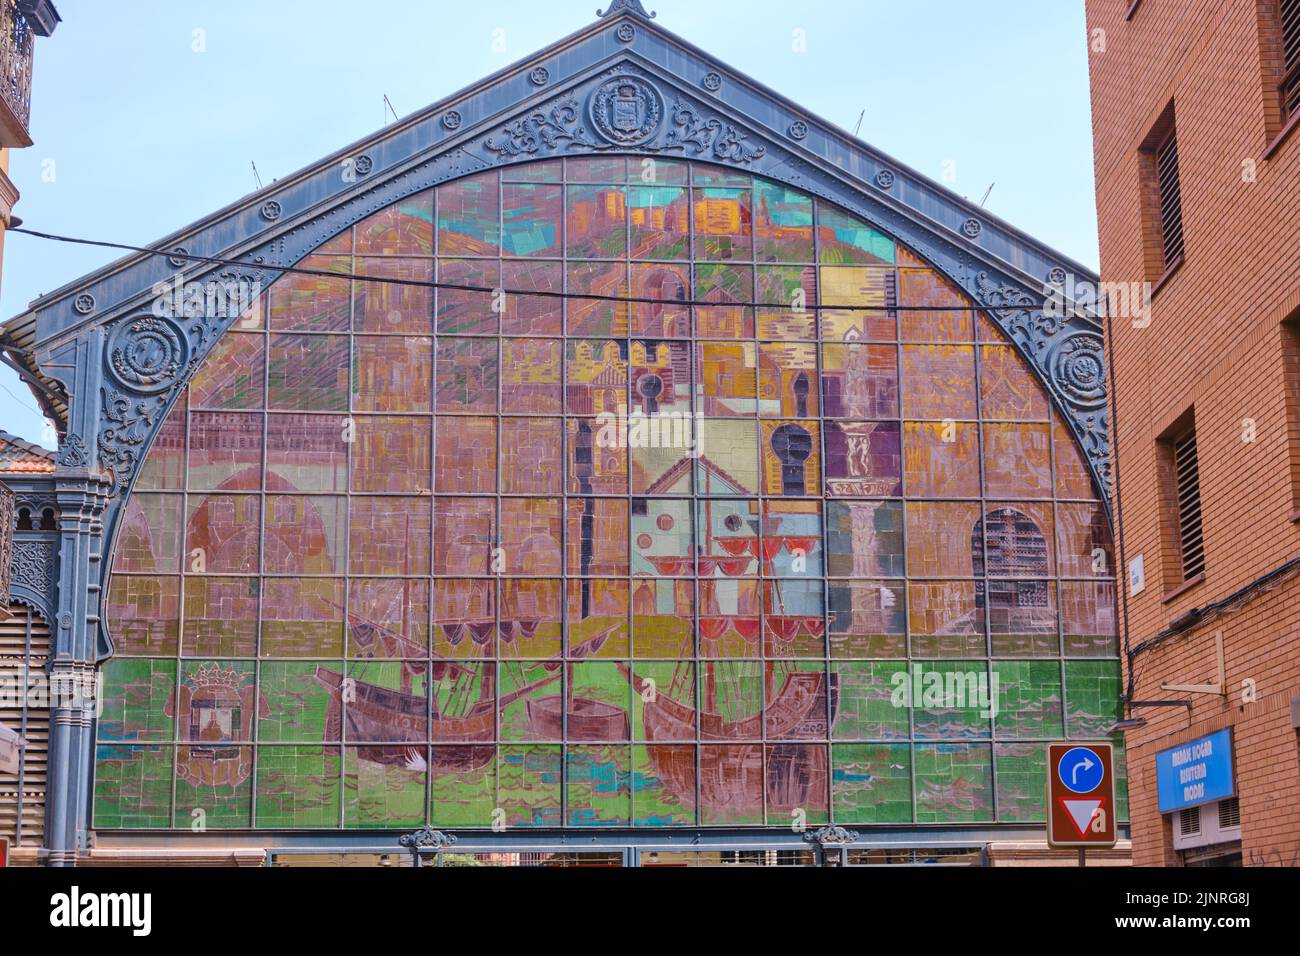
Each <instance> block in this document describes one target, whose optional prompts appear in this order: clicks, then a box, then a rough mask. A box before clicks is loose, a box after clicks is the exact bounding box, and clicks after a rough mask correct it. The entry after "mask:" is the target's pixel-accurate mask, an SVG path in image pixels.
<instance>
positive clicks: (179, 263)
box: [167, 246, 190, 269]
mask: <svg viewBox="0 0 1300 956" xmlns="http://www.w3.org/2000/svg"><path fill="white" fill-rule="evenodd" d="M189 255H190V251H189V250H188V249H186V248H185V247H184V246H177V247H176V248H175V249H173V250H172V254H171V255H170V256H168V257H167V261H168V262H170V263H171V264H172V265H174V266H175V267H176V268H177V269H180V268H182V267H184V266H186V265H188V264H189V261H190V260H189Z"/></svg>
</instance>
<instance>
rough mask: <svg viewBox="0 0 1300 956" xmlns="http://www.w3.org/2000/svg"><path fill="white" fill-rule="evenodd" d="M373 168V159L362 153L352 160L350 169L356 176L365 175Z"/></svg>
mask: <svg viewBox="0 0 1300 956" xmlns="http://www.w3.org/2000/svg"><path fill="white" fill-rule="evenodd" d="M374 168H375V161H374V160H373V159H371V158H370V157H369V156H367V155H366V154H365V153H362V154H361V155H360V156H358V157H357V158H356V159H355V160H353V161H352V169H353V171H354V172H355V173H356V174H357V175H358V176H365V175H366V174H367V173H369V172H370V170H372V169H374Z"/></svg>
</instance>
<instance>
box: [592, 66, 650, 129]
mask: <svg viewBox="0 0 1300 956" xmlns="http://www.w3.org/2000/svg"><path fill="white" fill-rule="evenodd" d="M589 112H590V113H591V122H592V125H593V126H594V127H595V128H596V131H597V132H599V133H600V135H601V136H603V137H604V138H605V139H607V140H609V141H610V142H611V143H614V144H616V145H618V146H639V145H641V144H643V143H645V142H647V141H648V140H650V139H651V138H652V137H653V136H654V135H655V134H656V133H657V132H659V126H660V124H661V123H662V122H663V115H664V105H663V97H661V96H660V95H659V91H658V90H656V89H655V88H654V87H653V86H651V85H650V84H649V83H647V82H646V81H645V80H643V79H641V78H639V77H635V76H620V77H615V78H614V79H612V80H610V81H609V82H607V83H604V84H602V85H601V86H599V87H597V88H596V91H595V92H594V93H592V94H591V101H590V103H589Z"/></svg>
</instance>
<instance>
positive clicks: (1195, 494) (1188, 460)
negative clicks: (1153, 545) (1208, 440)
mask: <svg viewBox="0 0 1300 956" xmlns="http://www.w3.org/2000/svg"><path fill="white" fill-rule="evenodd" d="M1173 452H1174V474H1175V476H1176V479H1177V506H1178V552H1179V555H1180V556H1181V557H1182V562H1183V580H1184V581H1190V580H1191V579H1192V578H1194V577H1196V576H1197V575H1198V574H1201V573H1202V572H1203V571H1204V570H1205V540H1204V537H1203V536H1202V534H1201V477H1200V469H1199V466H1198V464H1197V460H1196V429H1195V428H1191V429H1189V430H1187V431H1186V432H1183V434H1182V435H1180V436H1179V437H1177V438H1175V439H1174V440H1173Z"/></svg>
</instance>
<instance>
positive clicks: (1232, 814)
mask: <svg viewBox="0 0 1300 956" xmlns="http://www.w3.org/2000/svg"><path fill="white" fill-rule="evenodd" d="M1239 826H1241V804H1240V803H1238V802H1237V798H1236V797H1229V798H1228V799H1227V800H1220V801H1219V829H1220V830H1223V829H1226V828H1228V827H1239Z"/></svg>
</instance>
